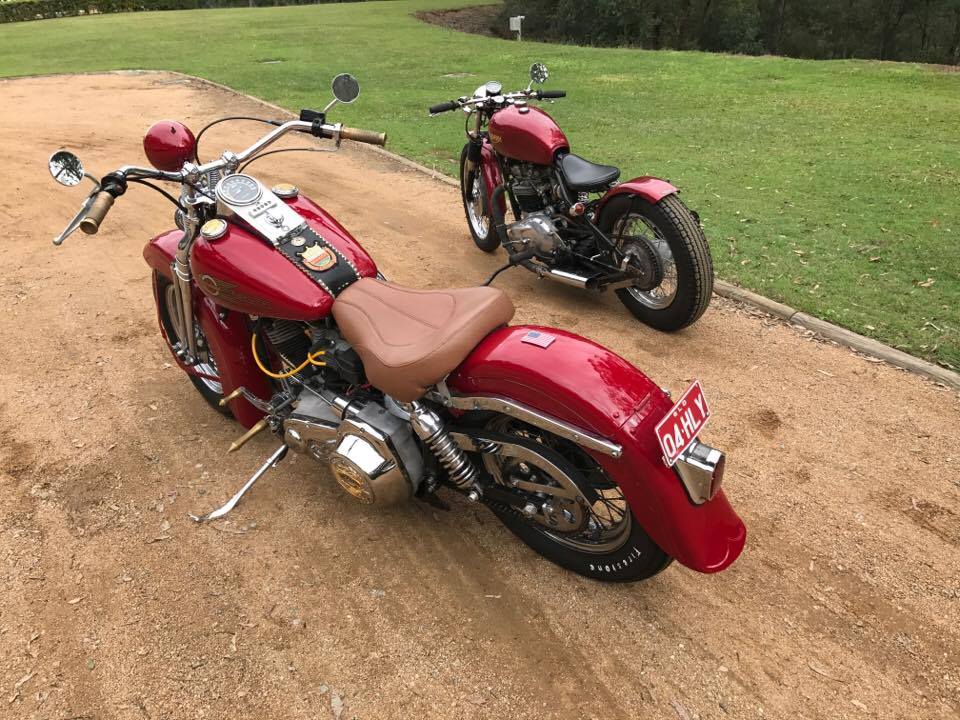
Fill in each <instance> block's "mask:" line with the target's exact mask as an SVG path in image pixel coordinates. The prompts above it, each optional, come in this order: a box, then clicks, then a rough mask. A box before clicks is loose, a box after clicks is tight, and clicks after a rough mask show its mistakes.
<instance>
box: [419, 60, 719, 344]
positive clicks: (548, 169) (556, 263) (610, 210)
mask: <svg viewBox="0 0 960 720" xmlns="http://www.w3.org/2000/svg"><path fill="white" fill-rule="evenodd" d="M546 79H547V68H546V67H545V66H544V65H543V64H541V63H536V64H534V65H533V66H532V67H531V68H530V84H529V85H528V86H527V88H526V89H525V90H519V91H517V92H512V93H504V92H503V86H502V85H501V84H500V83H499V82H496V81H491V82H488V83H486V84H485V85H482V86H480V87H479V88H477V90H476V92H475V93H474V94H473V96H472V97H466V96H465V97H461V98H459V99H457V100H451V101H449V102H445V103H440V104H439V105H434V106H432V107H431V108H430V113H431V114H432V115H436V114H438V113H442V112H448V111H450V110H457V109H462V110H463V111H464V112H465V113H466V114H467V120H466V133H467V139H468V141H467V144H466V145H464V147H463V152H462V153H461V155H460V190H461V195H462V197H463V206H464V210H465V211H466V215H467V224H468V226H469V228H470V234H471V235H472V236H473V241H474V242H475V243H476V245H477V247H479V248H480V249H481V250H484V251H486V252H493V251H494V250H496V249H497V248H498V247H500V246H501V245H503V247H504V248H505V249H506V251H507V253H508V254H509V255H510V256H511V258H516V256H517V255H524V256H525V255H527V254H528V253H533V254H534V257H532V258H528V259H523V260H519V259H518V260H517V261H516V262H515V263H514V264H519V265H523V266H524V267H526V268H527V269H528V270H531V271H533V272H535V273H536V274H537V275H539V276H540V277H542V278H547V279H550V280H555V281H557V282H561V283H564V284H567V285H573V286H575V287H579V288H585V289H589V290H615V291H616V293H617V296H618V297H619V298H620V300H621V302H623V304H624V305H626V307H627V308H628V309H629V310H630V312H632V313H633V315H634V316H635V317H636V318H637V319H639V320H640V321H642V322H644V323H646V324H647V325H650V326H651V327H655V328H657V329H659V330H679V329H680V328H684V327H686V326H688V325H691V324H692V323H694V322H696V320H697V319H698V318H699V317H700V316H701V315H702V314H703V313H704V311H705V310H706V309H707V305H708V304H709V302H710V296H711V294H712V292H713V262H712V260H711V257H710V248H709V246H708V245H707V240H706V238H705V237H704V235H703V232H702V230H701V229H700V222H699V218H698V217H697V215H696V214H695V213H694V212H692V211H691V210H689V209H688V208H687V207H686V205H684V204H683V202H682V201H681V200H680V198H679V196H678V195H677V188H675V187H674V186H673V185H671V184H670V183H669V182H667V181H665V180H660V179H659V178H655V177H638V178H634V179H633V180H629V181H627V182H618V179H619V177H620V170H619V169H618V168H616V167H613V166H611V165H599V164H597V163H594V162H590V161H589V160H585V159H584V158H582V157H580V156H579V155H575V154H574V153H572V152H571V151H570V143H569V142H568V140H567V136H566V135H565V134H564V133H563V131H562V130H561V129H560V127H559V126H558V125H557V123H556V122H554V120H553V118H551V117H550V116H549V115H548V114H547V113H545V112H544V111H543V110H541V109H540V108H537V107H531V106H530V102H531V101H533V100H538V101H539V100H550V99H552V98H562V97H565V96H566V93H565V92H564V91H563V90H534V89H533V85H534V84H535V83H536V84H540V83H543V82H544V81H545V80H546ZM508 205H509V209H510V210H511V211H512V214H513V219H512V220H511V221H508V220H507V218H506V213H507V210H508Z"/></svg>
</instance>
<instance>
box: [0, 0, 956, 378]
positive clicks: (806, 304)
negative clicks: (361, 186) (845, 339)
mask: <svg viewBox="0 0 960 720" xmlns="http://www.w3.org/2000/svg"><path fill="white" fill-rule="evenodd" d="M470 1H471V0H395V1H393V2H371V3H363V4H357V5H347V4H336V5H317V6H301V7H287V8H259V9H232V10H195V11H183V12H163V13H134V14H124V15H108V16H98V17H85V18H70V19H63V20H47V21H43V22H30V23H20V24H8V25H0V75H7V76H9V75H26V74H35V73H54V72H77V71H90V70H105V69H117V68H157V69H171V70H179V71H182V72H186V73H191V74H194V75H199V76H201V77H205V78H209V79H211V80H216V81H218V82H222V83H225V84H227V85H230V86H232V87H235V88H237V89H239V90H242V91H244V92H246V93H250V94H252V95H255V96H257V97H261V98H264V99H266V100H269V101H272V102H275V103H278V104H280V105H283V106H285V107H288V108H290V109H292V110H295V109H298V108H300V107H302V106H313V107H316V106H318V105H321V104H322V103H324V102H325V101H326V99H327V98H328V96H329V90H328V87H329V78H330V77H331V76H332V75H333V74H334V73H336V72H341V71H344V70H348V71H351V72H353V73H354V74H356V75H357V76H358V77H359V78H360V80H361V84H362V87H363V94H362V96H361V98H360V100H359V101H358V102H357V103H356V104H355V105H353V106H351V107H349V108H344V109H342V110H340V111H338V113H337V119H339V120H343V121H344V122H346V123H348V124H355V125H359V126H361V127H370V128H375V129H379V130H386V131H388V132H389V134H390V147H391V148H392V149H393V150H394V151H396V152H400V153H402V154H404V155H407V156H410V157H412V158H414V159H416V160H419V161H420V162H423V163H425V164H427V165H430V166H433V167H436V168H438V169H440V170H442V171H444V172H446V173H449V174H451V175H454V174H455V173H456V165H455V163H454V159H455V158H456V157H458V155H459V152H460V147H461V145H462V143H463V134H462V133H463V122H462V118H459V117H457V116H451V115H445V116H441V117H438V118H433V119H429V118H427V117H426V112H425V108H426V107H427V105H429V104H431V103H434V102H440V101H442V100H447V99H450V98H452V97H456V96H458V95H463V94H468V93H470V92H472V90H473V89H474V88H475V87H476V86H477V85H479V84H480V83H481V82H482V81H485V80H487V79H493V78H496V79H499V80H501V81H503V82H504V84H505V85H506V86H507V87H508V88H512V87H519V86H521V85H523V84H525V79H526V69H527V67H528V66H529V65H530V63H531V62H532V61H534V60H539V61H543V62H545V63H546V64H547V65H548V66H549V68H550V73H551V77H550V81H549V82H548V84H547V86H546V87H550V88H563V89H565V90H567V91H568V97H567V99H565V100H561V101H559V102H557V103H556V104H554V105H552V106H550V108H549V109H550V112H551V113H553V114H554V116H555V117H556V119H557V120H558V121H559V122H560V124H561V126H562V127H563V128H564V129H565V130H566V132H567V135H568V136H569V138H570V141H571V144H572V146H573V148H574V150H575V151H576V152H578V153H579V154H581V155H584V156H586V157H588V158H592V159H596V160H599V161H603V162H610V163H615V164H617V165H619V166H621V167H622V168H623V170H624V176H625V177H631V176H633V175H640V174H652V175H660V176H662V177H666V178H668V179H670V180H671V181H672V182H674V183H675V184H677V185H678V186H679V187H680V188H681V189H682V191H683V198H684V200H685V201H686V202H687V203H688V204H689V205H690V206H692V207H693V208H695V209H696V210H698V211H699V212H700V214H701V217H702V219H703V222H704V224H705V228H706V231H707V235H708V237H709V238H710V240H711V244H712V248H713V254H714V259H715V262H716V266H717V272H718V275H719V276H720V277H722V278H725V279H727V280H730V281H733V282H736V283H738V284H741V285H743V286H745V287H748V288H751V289H753V290H756V291H758V292H760V293H762V294H764V295H767V296H769V297H772V298H775V299H777V300H781V301H783V302H786V303H789V304H790V305H793V306H795V307H797V308H799V309H802V310H804V311H806V312H809V313H811V314H813V315H817V316H819V317H821V318H824V319H826V320H830V321H832V322H835V323H838V324H840V325H843V326H844V327H847V328H850V329H851V330H854V331H856V332H859V333H863V334H865V335H869V336H872V337H875V338H877V339H879V340H882V341H884V342H887V343H889V344H891V345H894V346H896V347H899V348H902V349H904V350H906V351H908V352H911V353H913V354H915V355H919V356H923V357H927V358H930V359H933V360H936V361H939V362H941V363H943V364H946V365H948V366H952V367H955V368H960V309H958V308H960V252H958V249H957V241H958V239H960V207H958V190H960V73H949V72H943V71H941V70H938V69H936V68H934V67H927V66H922V65H908V64H892V63H878V62H860V61H836V62H811V61H805V60H791V59H781V58H773V57H759V58H755V57H731V56H724V55H710V54H704V53H685V52H646V51H639V50H617V49H594V48H579V47H567V46H561V45H550V44H541V43H533V42H526V41H525V42H523V43H517V42H514V41H506V40H494V39H490V38H485V37H479V36H471V35H464V34H461V33H456V32H453V31H448V30H445V29H442V28H438V27H435V26H431V25H425V24H422V23H420V22H419V21H417V20H416V19H415V18H413V17H411V13H412V12H413V11H414V10H417V9H423V8H442V7H452V6H457V5H466V4H469V3H470ZM472 1H473V2H476V0H472ZM266 60H280V61H282V62H279V63H272V64H264V61H266ZM461 73H469V74H470V75H469V76H468V77H450V75H454V74H461ZM51 102H52V103H55V99H53V98H52V99H51ZM0 112H2V110H0ZM51 112H55V107H51ZM169 114H171V115H175V114H176V109H175V108H171V109H170V111H169ZM64 140H65V141H67V140H69V138H64ZM14 156H15V155H14ZM8 161H9V160H8ZM347 224H349V218H347ZM461 249H462V251H463V252H473V250H472V246H471V245H470V244H469V243H465V244H464V245H463V246H462V248H461ZM731 342H736V339H735V338H731Z"/></svg>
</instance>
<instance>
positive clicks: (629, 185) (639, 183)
mask: <svg viewBox="0 0 960 720" xmlns="http://www.w3.org/2000/svg"><path fill="white" fill-rule="evenodd" d="M677 192H679V190H677V188H676V187H674V186H673V185H671V184H670V183H668V182H667V181H666V180H661V179H660V178H655V177H650V176H645V177H638V178H634V179H633V180H628V181H627V182H622V183H620V184H619V185H615V186H614V187H612V188H610V189H609V190H608V191H607V194H606V195H604V196H603V197H602V198H600V211H601V213H602V212H603V206H604V205H606V204H607V202H608V201H609V200H610V198H613V197H616V196H617V195H637V196H639V197H642V198H643V199H644V200H646V201H647V202H649V203H658V202H660V201H661V200H663V199H664V198H665V197H666V196H667V195H673V194H674V193H677Z"/></svg>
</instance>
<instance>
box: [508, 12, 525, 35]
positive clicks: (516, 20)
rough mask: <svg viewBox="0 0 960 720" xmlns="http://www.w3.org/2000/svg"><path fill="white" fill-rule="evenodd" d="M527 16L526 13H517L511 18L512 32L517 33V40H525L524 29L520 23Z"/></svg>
mask: <svg viewBox="0 0 960 720" xmlns="http://www.w3.org/2000/svg"><path fill="white" fill-rule="evenodd" d="M525 17H526V15H515V16H513V17H512V18H510V32H515V33H516V34H517V40H523V31H522V30H521V29H520V25H521V23H522V22H523V19H524V18H525Z"/></svg>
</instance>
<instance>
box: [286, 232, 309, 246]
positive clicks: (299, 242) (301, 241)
mask: <svg viewBox="0 0 960 720" xmlns="http://www.w3.org/2000/svg"><path fill="white" fill-rule="evenodd" d="M290 244H291V245H293V246H294V247H303V246H304V245H306V244H307V238H305V237H304V236H303V235H297V236H296V237H294V238H293V239H292V240H291V241H290Z"/></svg>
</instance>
